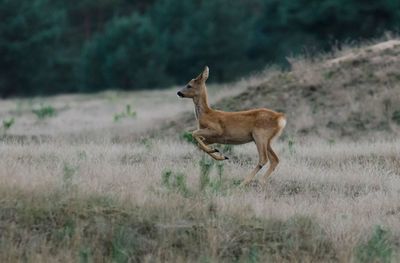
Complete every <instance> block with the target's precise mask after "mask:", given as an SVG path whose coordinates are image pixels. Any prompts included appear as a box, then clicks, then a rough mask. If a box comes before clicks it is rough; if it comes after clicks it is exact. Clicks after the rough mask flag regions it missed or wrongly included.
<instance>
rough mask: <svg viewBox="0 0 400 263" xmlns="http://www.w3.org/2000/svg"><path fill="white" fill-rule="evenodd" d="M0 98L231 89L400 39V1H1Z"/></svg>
mask: <svg viewBox="0 0 400 263" xmlns="http://www.w3.org/2000/svg"><path fill="white" fill-rule="evenodd" d="M0 17H1V21H2V23H1V24H0V95H1V96H3V97H5V96H12V95H25V96H28V95H33V94H52V93H60V92H80V91H84V92H91V91H98V90H103V89H110V88H118V89H147V88H158V87H163V86H167V85H170V84H172V83H176V84H181V83H184V82H186V81H187V80H188V79H190V78H192V77H194V76H195V75H196V74H197V73H198V72H199V70H200V69H201V68H202V67H203V66H204V65H206V64H207V65H209V66H210V68H211V71H212V74H211V79H210V80H212V81H229V80H232V79H236V78H238V77H240V76H242V75H245V74H247V73H249V72H251V71H253V70H258V69H262V68H263V67H264V66H265V65H266V64H270V63H280V64H282V63H285V57H286V56H288V55H292V54H293V55H295V54H298V53H300V52H303V51H304V50H305V49H306V50H307V51H320V50H329V48H330V47H331V46H332V45H333V44H337V43H341V42H343V41H349V40H363V39H368V38H372V37H376V36H379V35H381V34H382V33H383V32H384V31H387V30H391V31H396V30H397V29H398V28H399V25H400V2H399V1H397V0H382V1H362V0H311V1H309V0H298V1H292V0H248V1H244V0H238V1H229V0H193V1H181V0H151V1H149V0H96V1H94V0H82V1H79V2H76V3H73V2H71V1H65V0H53V1H50V0H30V1H28V0H0Z"/></svg>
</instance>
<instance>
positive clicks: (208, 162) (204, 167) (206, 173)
mask: <svg viewBox="0 0 400 263" xmlns="http://www.w3.org/2000/svg"><path fill="white" fill-rule="evenodd" d="M213 165H214V160H212V159H210V158H207V157H206V156H205V155H203V156H202V157H201V159H200V161H199V166H200V190H204V189H205V188H206V186H208V184H209V183H210V172H211V168H212V167H213Z"/></svg>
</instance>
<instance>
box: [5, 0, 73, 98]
mask: <svg viewBox="0 0 400 263" xmlns="http://www.w3.org/2000/svg"><path fill="white" fill-rule="evenodd" d="M0 17H1V24H0V50H1V51H0V68H1V70H0V95H1V96H10V95H25V96H26V95H33V94H48V93H52V92H54V91H58V92H61V91H63V89H64V87H65V86H64V84H66V82H65V81H64V82H59V81H58V80H60V79H61V78H62V77H63V76H62V74H63V73H65V72H63V66H62V65H61V64H62V62H61V60H62V59H63V58H61V57H62V56H63V49H64V48H65V47H63V45H62V44H61V42H60V40H61V39H60V37H61V35H62V34H63V32H64V26H65V13H64V10H60V9H53V8H51V3H50V1H48V0H32V1H30V0H16V1H10V0H0ZM55 84H57V88H56V89H54V85H55Z"/></svg>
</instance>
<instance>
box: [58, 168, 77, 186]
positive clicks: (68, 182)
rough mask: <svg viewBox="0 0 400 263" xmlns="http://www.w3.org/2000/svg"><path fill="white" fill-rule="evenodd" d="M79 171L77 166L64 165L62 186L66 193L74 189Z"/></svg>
mask: <svg viewBox="0 0 400 263" xmlns="http://www.w3.org/2000/svg"><path fill="white" fill-rule="evenodd" d="M77 170H78V167H77V166H73V165H70V164H68V163H64V166H63V177H62V186H63V189H64V190H65V191H67V192H69V191H72V190H73V189H74V184H73V178H74V175H75V173H76V172H77Z"/></svg>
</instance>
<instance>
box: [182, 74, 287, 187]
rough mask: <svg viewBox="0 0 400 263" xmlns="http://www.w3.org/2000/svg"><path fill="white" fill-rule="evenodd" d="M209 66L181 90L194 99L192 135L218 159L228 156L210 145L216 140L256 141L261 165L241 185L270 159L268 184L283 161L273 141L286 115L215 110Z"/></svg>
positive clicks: (266, 112)
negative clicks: (209, 88) (210, 94)
mask: <svg viewBox="0 0 400 263" xmlns="http://www.w3.org/2000/svg"><path fill="white" fill-rule="evenodd" d="M208 74H209V69H208V67H207V66H206V67H205V68H204V71H203V72H202V73H201V74H200V75H199V76H198V77H197V78H195V79H192V80H191V81H189V83H188V84H187V85H186V86H185V87H184V88H182V89H181V90H179V91H178V93H177V95H178V96H179V97H181V98H191V99H193V102H194V109H195V115H196V119H197V121H198V129H197V130H195V131H194V132H193V133H192V135H193V138H194V139H195V140H196V141H197V142H198V145H199V147H200V149H201V150H203V151H204V152H206V153H207V154H209V155H210V156H211V157H212V158H214V159H215V160H219V161H222V160H226V159H228V158H227V157H226V156H224V155H223V154H221V153H220V152H219V150H218V149H213V148H210V147H209V145H210V144H213V143H220V144H244V143H248V142H252V141H254V142H255V144H256V146H257V150H258V155H259V161H258V165H257V167H256V168H254V170H253V171H252V172H251V173H250V174H249V175H248V176H247V177H246V178H245V179H244V180H243V182H242V183H241V186H243V185H247V184H248V183H249V182H250V181H251V180H253V178H254V177H255V175H256V174H257V173H258V172H259V171H260V170H261V168H262V167H263V166H264V165H266V164H267V162H268V160H269V161H270V166H269V168H268V170H267V172H266V173H265V175H264V177H263V178H264V179H263V183H264V184H266V180H267V178H268V176H269V175H270V174H271V173H272V172H273V171H274V170H275V168H276V166H277V165H278V163H279V159H278V156H277V155H276V154H275V152H274V151H273V150H272V147H271V141H272V139H274V138H276V137H278V136H279V135H280V133H281V132H282V130H283V128H284V127H285V125H286V117H285V115H284V114H283V113H278V112H275V111H272V110H269V109H253V110H248V111H238V112H224V111H219V110H213V109H211V108H210V106H209V104H208V96H207V88H206V80H207V78H208Z"/></svg>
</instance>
